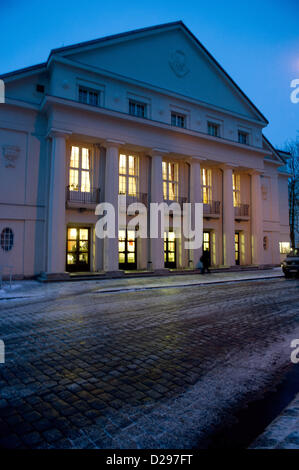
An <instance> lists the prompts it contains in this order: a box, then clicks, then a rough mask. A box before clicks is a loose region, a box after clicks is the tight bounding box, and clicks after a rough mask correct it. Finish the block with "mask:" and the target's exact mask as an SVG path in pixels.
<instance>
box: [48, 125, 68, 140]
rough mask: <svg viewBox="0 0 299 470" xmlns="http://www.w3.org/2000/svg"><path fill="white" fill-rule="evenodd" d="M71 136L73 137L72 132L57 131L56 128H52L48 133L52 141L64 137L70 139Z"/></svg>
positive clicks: (65, 130)
mask: <svg viewBox="0 0 299 470" xmlns="http://www.w3.org/2000/svg"><path fill="white" fill-rule="evenodd" d="M70 135H72V131H69V130H67V129H57V128H55V127H52V128H51V129H49V130H48V132H47V138H48V139H52V138H53V137H64V138H65V139H68V138H69V136H70Z"/></svg>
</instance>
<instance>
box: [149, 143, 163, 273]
mask: <svg viewBox="0 0 299 470" xmlns="http://www.w3.org/2000/svg"><path fill="white" fill-rule="evenodd" d="M151 202H157V203H161V202H163V178H162V156H161V154H159V152H153V153H152V165H151ZM160 228H161V224H160V223H159V234H160ZM150 246H151V250H150V252H151V262H152V269H153V270H161V269H164V234H163V233H162V237H159V238H151V241H150Z"/></svg>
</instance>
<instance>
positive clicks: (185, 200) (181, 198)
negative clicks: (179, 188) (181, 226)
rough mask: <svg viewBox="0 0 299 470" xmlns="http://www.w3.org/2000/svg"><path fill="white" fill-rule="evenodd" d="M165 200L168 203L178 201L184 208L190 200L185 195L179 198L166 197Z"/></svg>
mask: <svg viewBox="0 0 299 470" xmlns="http://www.w3.org/2000/svg"><path fill="white" fill-rule="evenodd" d="M163 202H166V204H168V205H170V204H172V203H173V202H177V203H178V204H179V205H180V206H181V208H182V209H183V204H185V203H186V202H188V198H187V197H185V196H180V197H178V198H177V199H171V200H170V199H164V200H163Z"/></svg>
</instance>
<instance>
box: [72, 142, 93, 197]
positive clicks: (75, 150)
mask: <svg viewBox="0 0 299 470" xmlns="http://www.w3.org/2000/svg"><path fill="white" fill-rule="evenodd" d="M90 167H91V165H90V151H89V149H88V148H84V147H77V146H74V145H73V146H72V148H71V158H70V168H69V189H70V191H81V192H83V193H90V191H91V168H90Z"/></svg>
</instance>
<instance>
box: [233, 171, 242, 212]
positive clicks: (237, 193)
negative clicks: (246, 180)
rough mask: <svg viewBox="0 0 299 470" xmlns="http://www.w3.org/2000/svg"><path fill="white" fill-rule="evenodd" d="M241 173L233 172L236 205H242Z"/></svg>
mask: <svg viewBox="0 0 299 470" xmlns="http://www.w3.org/2000/svg"><path fill="white" fill-rule="evenodd" d="M240 193H241V192H240V175H238V174H236V173H233V198H234V207H237V206H239V205H240V199H241V197H240Z"/></svg>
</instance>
